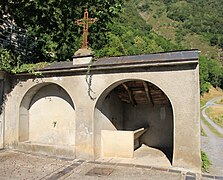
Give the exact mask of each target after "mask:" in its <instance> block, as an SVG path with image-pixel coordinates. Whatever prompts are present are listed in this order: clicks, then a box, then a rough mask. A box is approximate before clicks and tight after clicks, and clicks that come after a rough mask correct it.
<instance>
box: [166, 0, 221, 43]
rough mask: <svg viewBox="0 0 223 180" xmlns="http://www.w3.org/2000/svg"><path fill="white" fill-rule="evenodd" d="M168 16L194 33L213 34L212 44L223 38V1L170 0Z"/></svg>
mask: <svg viewBox="0 0 223 180" xmlns="http://www.w3.org/2000/svg"><path fill="white" fill-rule="evenodd" d="M166 4H167V16H168V17H169V18H171V19H173V20H175V21H179V22H180V23H181V25H182V26H183V27H184V28H185V29H188V30H190V31H191V32H193V33H198V34H202V33H208V34H211V36H209V37H210V39H209V41H210V44H212V45H219V46H220V47H221V45H220V43H219V42H218V39H220V38H223V28H222V24H223V12H222V9H223V3H222V2H221V1H218V0H207V1H203V0H196V1H190V0H184V1H168V2H167V3H166Z"/></svg>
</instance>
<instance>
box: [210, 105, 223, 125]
mask: <svg viewBox="0 0 223 180" xmlns="http://www.w3.org/2000/svg"><path fill="white" fill-rule="evenodd" d="M206 113H207V115H208V116H209V117H210V118H211V119H212V120H213V121H214V122H215V123H216V124H217V125H219V126H220V127H222V128H223V108H222V107H221V106H211V107H209V108H208V109H207V110H206Z"/></svg>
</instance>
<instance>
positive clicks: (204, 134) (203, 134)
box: [201, 128, 207, 136]
mask: <svg viewBox="0 0 223 180" xmlns="http://www.w3.org/2000/svg"><path fill="white" fill-rule="evenodd" d="M201 136H207V134H206V133H205V132H204V130H203V128H201Z"/></svg>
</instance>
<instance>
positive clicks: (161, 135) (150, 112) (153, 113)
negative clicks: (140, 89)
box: [124, 104, 173, 151]
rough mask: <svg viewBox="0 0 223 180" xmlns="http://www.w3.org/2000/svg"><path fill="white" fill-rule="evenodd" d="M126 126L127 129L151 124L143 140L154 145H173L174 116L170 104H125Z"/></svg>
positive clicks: (167, 146)
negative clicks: (134, 105)
mask: <svg viewBox="0 0 223 180" xmlns="http://www.w3.org/2000/svg"><path fill="white" fill-rule="evenodd" d="M124 119H125V121H124V127H125V129H126V130H136V129H139V128H142V127H143V128H146V127H148V126H149V129H148V130H147V132H146V133H145V134H144V135H143V136H142V139H141V140H142V142H143V143H145V144H146V145H148V146H152V147H157V148H159V147H162V148H170V150H171V151H172V145H173V117H172V108H171V107H170V105H169V106H168V105H166V106H159V105H155V106H153V105H151V104H148V105H143V104H141V105H137V106H136V107H133V106H131V105H130V104H129V105H128V104H126V105H125V113H124Z"/></svg>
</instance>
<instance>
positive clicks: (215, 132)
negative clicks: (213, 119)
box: [201, 114, 223, 138]
mask: <svg viewBox="0 0 223 180" xmlns="http://www.w3.org/2000/svg"><path fill="white" fill-rule="evenodd" d="M201 119H202V121H203V122H204V124H205V125H206V126H207V127H208V128H209V129H210V131H211V132H212V133H213V134H215V135H216V136H218V137H220V138H223V134H221V133H219V132H218V131H217V130H216V129H215V128H214V127H213V126H212V125H211V124H210V123H209V122H207V120H206V119H205V118H204V117H203V116H202V114H201Z"/></svg>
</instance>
